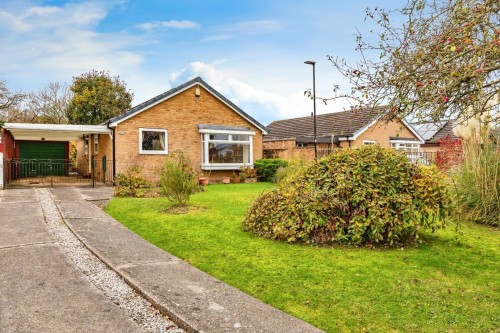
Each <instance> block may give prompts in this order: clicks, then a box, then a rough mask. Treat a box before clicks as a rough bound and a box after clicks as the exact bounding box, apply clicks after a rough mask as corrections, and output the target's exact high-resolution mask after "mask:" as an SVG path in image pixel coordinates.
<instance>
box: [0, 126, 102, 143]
mask: <svg viewBox="0 0 500 333" xmlns="http://www.w3.org/2000/svg"><path fill="white" fill-rule="evenodd" d="M3 128H5V129H7V130H9V131H10V133H12V135H13V136H14V139H15V140H34V141H39V140H41V139H42V138H44V140H45V141H78V140H81V139H82V138H83V135H88V134H109V135H111V132H112V131H111V130H110V129H109V128H107V127H106V125H59V124H25V123H5V124H4V125H3Z"/></svg>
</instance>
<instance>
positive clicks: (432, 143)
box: [411, 119, 460, 153]
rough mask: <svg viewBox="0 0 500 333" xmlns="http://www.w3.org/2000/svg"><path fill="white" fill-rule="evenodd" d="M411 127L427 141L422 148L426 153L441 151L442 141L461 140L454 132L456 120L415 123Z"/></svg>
mask: <svg viewBox="0 0 500 333" xmlns="http://www.w3.org/2000/svg"><path fill="white" fill-rule="evenodd" d="M411 126H412V127H413V128H414V129H415V130H416V131H417V132H418V133H419V134H420V136H421V137H422V138H423V139H424V140H425V143H424V144H422V145H421V146H420V147H421V148H422V150H423V151H425V152H430V153H435V152H437V151H438V150H439V147H440V144H441V140H443V139H447V140H459V139H460V138H459V137H458V136H457V135H455V133H454V132H453V127H454V126H455V120H454V119H449V120H441V121H436V122H423V123H413V124H411Z"/></svg>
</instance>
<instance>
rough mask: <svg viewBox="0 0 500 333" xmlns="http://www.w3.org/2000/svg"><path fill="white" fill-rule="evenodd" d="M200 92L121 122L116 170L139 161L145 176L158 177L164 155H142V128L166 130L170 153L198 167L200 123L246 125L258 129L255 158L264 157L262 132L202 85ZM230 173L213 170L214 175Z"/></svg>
mask: <svg viewBox="0 0 500 333" xmlns="http://www.w3.org/2000/svg"><path fill="white" fill-rule="evenodd" d="M200 90H201V95H200V96H199V97H196V96H195V87H192V88H190V89H187V90H185V91H183V92H182V93H179V94H177V95H175V96H173V97H170V98H169V99H167V100H166V101H163V102H162V103H159V104H157V105H154V106H152V107H150V108H149V109H147V110H145V111H143V112H141V113H139V114H136V115H135V116H133V117H131V118H129V119H127V120H125V121H123V122H121V123H119V124H118V126H117V127H116V129H115V140H116V143H115V146H116V151H115V154H116V173H120V172H123V171H124V170H125V169H126V168H127V166H129V165H130V164H132V163H137V164H139V165H140V166H141V167H142V168H143V174H144V176H145V178H147V179H149V180H152V181H155V180H157V179H158V172H157V171H158V169H159V168H161V166H162V165H163V163H164V161H165V155H145V154H143V155H140V154H139V128H153V129H167V130H168V152H169V153H172V152H183V153H184V154H186V155H187V156H189V157H190V158H191V160H192V161H193V163H194V164H195V165H197V166H199V165H200V161H201V136H200V133H199V130H198V124H211V125H226V126H244V127H248V128H251V129H252V130H253V131H255V136H254V137H253V158H254V161H255V160H258V159H260V158H262V132H261V131H260V130H259V129H258V128H257V127H255V126H254V125H252V124H250V123H249V122H248V121H247V120H245V119H244V118H243V117H242V116H240V115H239V114H237V113H236V112H235V111H233V110H232V109H231V108H229V107H228V106H227V105H226V104H224V103H223V102H221V101H220V100H219V99H217V98H216V97H215V96H213V95H212V94H211V93H210V92H208V91H207V90H205V89H204V88H203V87H202V86H200ZM231 173H232V171H230V172H227V171H225V172H223V171H212V172H211V174H210V176H211V178H214V179H215V178H219V177H221V176H222V175H223V174H231Z"/></svg>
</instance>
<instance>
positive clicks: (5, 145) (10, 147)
mask: <svg viewBox="0 0 500 333" xmlns="http://www.w3.org/2000/svg"><path fill="white" fill-rule="evenodd" d="M2 152H3V158H4V159H11V158H19V145H16V143H15V142H14V138H13V137H12V135H11V134H10V132H9V131H7V130H5V129H2Z"/></svg>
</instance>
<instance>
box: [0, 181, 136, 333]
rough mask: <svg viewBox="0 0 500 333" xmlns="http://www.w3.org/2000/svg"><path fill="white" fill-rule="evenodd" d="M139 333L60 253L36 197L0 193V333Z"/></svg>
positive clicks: (27, 191)
mask: <svg viewBox="0 0 500 333" xmlns="http://www.w3.org/2000/svg"><path fill="white" fill-rule="evenodd" d="M139 331H140V330H139V329H138V326H137V325H136V324H135V323H134V322H133V321H132V320H130V319H129V317H127V316H125V315H124V314H123V313H122V312H121V311H120V309H119V308H118V307H117V306H116V305H115V304H113V303H112V302H111V301H110V300H109V299H107V298H106V297H105V296H104V295H103V294H102V293H101V292H100V291H99V290H97V289H96V288H95V287H94V286H92V285H91V284H90V282H89V281H88V280H87V279H86V278H85V277H84V276H83V275H82V273H81V272H80V271H79V270H78V269H76V268H75V267H74V265H73V264H72V262H71V261H70V260H69V259H68V258H67V256H66V255H65V254H64V253H63V252H62V251H61V250H60V248H59V246H58V244H57V243H56V242H55V241H54V239H53V237H52V234H51V233H50V231H49V230H48V228H47V226H46V224H45V223H44V219H43V214H42V210H41V207H40V203H39V200H38V197H37V194H36V191H35V190H34V189H16V190H5V191H0V332H139Z"/></svg>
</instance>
